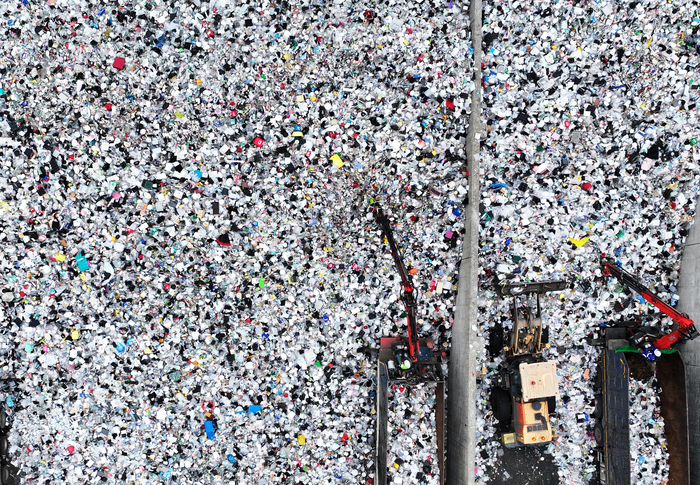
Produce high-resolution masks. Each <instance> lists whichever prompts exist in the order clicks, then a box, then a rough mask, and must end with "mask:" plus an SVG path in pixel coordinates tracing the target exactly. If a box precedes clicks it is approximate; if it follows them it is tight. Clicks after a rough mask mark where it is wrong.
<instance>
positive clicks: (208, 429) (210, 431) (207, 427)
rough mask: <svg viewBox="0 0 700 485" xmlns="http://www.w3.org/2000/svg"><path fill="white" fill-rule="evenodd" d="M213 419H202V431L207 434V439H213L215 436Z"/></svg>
mask: <svg viewBox="0 0 700 485" xmlns="http://www.w3.org/2000/svg"><path fill="white" fill-rule="evenodd" d="M214 427H215V425H214V422H213V421H204V432H205V433H206V434H207V439H210V440H213V439H214V438H216V433H215V431H214Z"/></svg>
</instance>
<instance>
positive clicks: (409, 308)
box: [372, 206, 420, 363]
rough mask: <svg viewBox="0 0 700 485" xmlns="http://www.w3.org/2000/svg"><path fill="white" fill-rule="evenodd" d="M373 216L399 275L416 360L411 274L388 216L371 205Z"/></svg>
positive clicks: (417, 353)
mask: <svg viewBox="0 0 700 485" xmlns="http://www.w3.org/2000/svg"><path fill="white" fill-rule="evenodd" d="M372 209H373V210H374V214H375V217H376V218H377V223H379V226H380V227H381V228H382V232H383V233H384V237H385V238H386V240H387V242H388V243H389V248H391V255H392V256H393V257H394V264H395V265H396V268H397V269H398V270H399V275H400V276H401V286H402V288H403V298H402V299H403V304H404V307H405V309H406V317H407V319H408V352H409V355H410V357H411V361H413V362H414V363H415V362H418V357H419V356H420V348H419V343H418V326H417V323H416V307H417V304H416V297H415V294H414V293H413V282H412V281H411V275H410V274H409V272H408V271H406V267H405V266H404V264H403V258H402V256H401V250H400V249H399V247H398V245H397V244H396V241H395V240H394V235H393V232H392V230H391V223H390V222H389V218H388V217H387V216H386V214H384V211H383V210H382V208H381V207H377V206H373V207H372Z"/></svg>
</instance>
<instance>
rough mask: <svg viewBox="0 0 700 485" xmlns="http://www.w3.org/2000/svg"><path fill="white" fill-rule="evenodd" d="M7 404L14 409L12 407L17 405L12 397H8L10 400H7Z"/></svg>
mask: <svg viewBox="0 0 700 485" xmlns="http://www.w3.org/2000/svg"><path fill="white" fill-rule="evenodd" d="M5 404H7V405H8V406H10V407H12V406H14V405H15V402H14V401H13V400H12V398H11V397H9V396H8V398H7V399H5Z"/></svg>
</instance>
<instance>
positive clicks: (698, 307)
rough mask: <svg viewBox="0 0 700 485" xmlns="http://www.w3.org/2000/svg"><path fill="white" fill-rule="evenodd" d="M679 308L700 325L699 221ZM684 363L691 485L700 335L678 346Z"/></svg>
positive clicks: (697, 445)
mask: <svg viewBox="0 0 700 485" xmlns="http://www.w3.org/2000/svg"><path fill="white" fill-rule="evenodd" d="M678 294H679V295H680V299H679V300H678V310H679V311H682V312H684V313H687V314H688V315H689V316H690V318H692V319H693V320H694V321H695V326H696V328H697V327H699V326H700V224H698V223H697V222H696V223H695V224H694V225H693V226H692V227H691V228H690V234H689V235H688V238H687V240H686V244H685V248H684V249H683V260H682V264H681V275H680V281H679V284H678ZM679 350H680V351H681V358H682V359H683V363H684V364H685V375H686V381H685V382H686V394H687V396H688V439H689V441H690V443H689V457H690V460H689V461H690V485H700V393H698V389H700V339H695V340H691V341H689V342H685V343H684V344H681V345H680V346H679Z"/></svg>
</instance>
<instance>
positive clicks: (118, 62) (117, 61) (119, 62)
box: [112, 57, 126, 70]
mask: <svg viewBox="0 0 700 485" xmlns="http://www.w3.org/2000/svg"><path fill="white" fill-rule="evenodd" d="M125 62H126V60H125V59H124V58H122V57H115V58H114V64H112V66H114V67H115V68H116V69H119V70H121V69H124V63H125Z"/></svg>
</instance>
